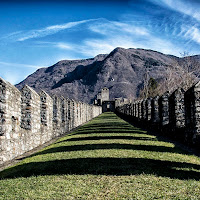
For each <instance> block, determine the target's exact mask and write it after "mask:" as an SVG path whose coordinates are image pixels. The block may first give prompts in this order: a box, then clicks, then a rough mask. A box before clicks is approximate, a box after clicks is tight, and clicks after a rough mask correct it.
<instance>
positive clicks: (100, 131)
mask: <svg viewBox="0 0 200 200" xmlns="http://www.w3.org/2000/svg"><path fill="white" fill-rule="evenodd" d="M95 133H116V134H121V133H132V134H135V133H139V134H146V132H143V131H141V132H140V131H134V130H126V129H125V128H124V129H109V128H107V130H102V129H100V128H99V129H93V130H92V129H84V130H81V131H80V130H78V131H76V132H75V133H73V134H72V135H79V134H80V135H81V134H82V135H83V134H95Z"/></svg>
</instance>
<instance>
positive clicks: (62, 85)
mask: <svg viewBox="0 0 200 200" xmlns="http://www.w3.org/2000/svg"><path fill="white" fill-rule="evenodd" d="M195 56H196V60H199V61H198V62H199V63H200V56H199V55H195ZM195 56H194V57H195ZM183 59H184V58H179V57H176V56H173V55H166V54H163V53H161V52H157V51H153V50H150V49H148V50H147V49H134V48H129V49H124V48H121V47H117V48H115V49H114V50H113V51H111V52H110V53H109V54H99V55H97V56H95V57H94V58H88V59H80V60H62V61H59V62H57V63H56V64H54V65H52V66H50V67H47V68H41V69H38V70H37V71H36V72H34V73H33V74H31V75H29V76H28V77H27V78H26V79H25V80H24V81H22V82H20V83H19V84H17V85H16V87H17V88H19V89H21V88H22V87H23V86H24V85H25V84H27V85H29V86H31V87H33V88H34V89H35V90H36V91H39V90H40V89H43V90H45V91H46V92H48V93H50V94H56V95H62V96H64V97H68V98H72V99H75V100H81V101H84V102H87V103H92V101H93V99H94V97H95V95H96V94H97V93H98V92H99V91H100V90H101V88H103V87H108V88H109V89H110V97H111V99H114V98H117V97H124V98H130V99H134V98H136V97H138V95H139V92H140V90H141V88H142V87H143V80H144V75H145V72H146V71H147V70H148V73H149V76H150V77H152V78H154V79H156V80H157V81H158V82H159V81H161V80H162V79H164V77H165V76H166V73H167V72H166V70H167V67H169V66H170V65H173V63H174V62H175V61H178V62H181V61H182V60H183ZM197 74H200V73H199V72H197Z"/></svg>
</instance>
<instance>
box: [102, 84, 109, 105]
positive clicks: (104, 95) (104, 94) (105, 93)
mask: <svg viewBox="0 0 200 200" xmlns="http://www.w3.org/2000/svg"><path fill="white" fill-rule="evenodd" d="M101 101H102V102H104V101H109V89H108V88H106V87H104V88H103V89H102V90H101Z"/></svg>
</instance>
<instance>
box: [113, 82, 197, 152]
mask: <svg viewBox="0 0 200 200" xmlns="http://www.w3.org/2000/svg"><path fill="white" fill-rule="evenodd" d="M116 110H117V112H119V113H121V114H124V115H127V116H130V117H132V118H133V120H135V121H136V122H138V123H139V124H142V125H143V126H147V127H150V128H151V129H152V128H154V129H156V130H159V131H160V132H162V133H163V134H165V135H166V136H170V137H172V138H175V139H178V140H180V141H182V142H185V143H186V144H188V145H191V146H195V147H197V148H198V149H199V147H200V146H199V145H200V82H197V83H196V84H194V85H193V86H192V87H191V88H189V89H188V90H187V91H186V92H185V91H184V90H183V89H182V88H177V89H176V90H175V91H174V92H173V93H172V94H170V93H169V92H166V93H164V94H163V95H162V96H160V97H159V96H156V97H154V98H153V99H152V98H148V99H143V100H140V101H135V102H132V103H129V104H124V105H120V104H119V106H118V107H117V109H116Z"/></svg>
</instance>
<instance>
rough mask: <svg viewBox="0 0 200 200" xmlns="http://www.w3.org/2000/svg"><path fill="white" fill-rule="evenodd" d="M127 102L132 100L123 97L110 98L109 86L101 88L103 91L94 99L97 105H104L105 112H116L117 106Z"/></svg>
mask: <svg viewBox="0 0 200 200" xmlns="http://www.w3.org/2000/svg"><path fill="white" fill-rule="evenodd" d="M126 103H130V100H129V99H126V98H122V97H120V98H115V100H110V95H109V89H108V88H107V87H104V88H103V89H101V92H99V93H98V94H97V95H96V99H95V100H94V104H95V105H98V106H102V111H103V112H114V111H115V108H116V107H118V106H121V105H123V104H126Z"/></svg>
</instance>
